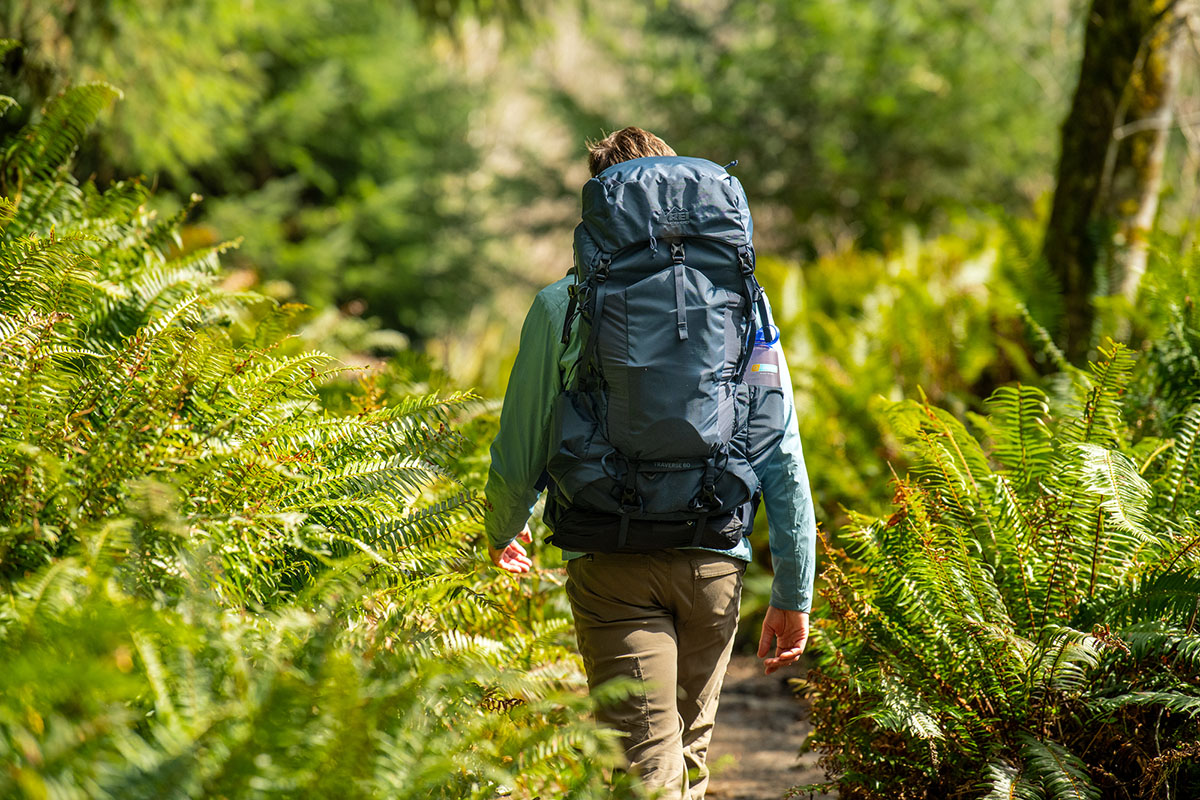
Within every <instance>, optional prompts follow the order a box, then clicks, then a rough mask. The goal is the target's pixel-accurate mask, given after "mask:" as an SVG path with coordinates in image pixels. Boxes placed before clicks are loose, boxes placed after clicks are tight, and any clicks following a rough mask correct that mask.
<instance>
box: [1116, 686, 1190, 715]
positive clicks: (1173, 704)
mask: <svg viewBox="0 0 1200 800" xmlns="http://www.w3.org/2000/svg"><path fill="white" fill-rule="evenodd" d="M1095 705H1096V706H1097V707H1098V708H1101V709H1103V710H1105V711H1116V710H1117V709H1119V708H1125V707H1126V706H1146V707H1149V708H1161V709H1163V710H1164V711H1170V712H1172V713H1174V714H1183V715H1185V716H1188V717H1198V716H1200V694H1188V693H1185V692H1129V693H1128V694H1122V695H1120V696H1118V697H1105V698H1101V699H1099V700H1097V701H1096V703H1095Z"/></svg>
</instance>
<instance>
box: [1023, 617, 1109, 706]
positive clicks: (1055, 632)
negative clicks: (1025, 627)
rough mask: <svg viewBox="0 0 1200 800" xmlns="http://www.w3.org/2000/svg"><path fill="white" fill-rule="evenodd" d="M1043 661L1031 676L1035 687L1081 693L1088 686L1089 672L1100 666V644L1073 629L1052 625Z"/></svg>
mask: <svg viewBox="0 0 1200 800" xmlns="http://www.w3.org/2000/svg"><path fill="white" fill-rule="evenodd" d="M1039 651H1040V653H1041V656H1040V658H1038V659H1037V661H1036V662H1035V663H1034V665H1033V670H1032V672H1031V673H1030V677H1031V678H1032V680H1033V688H1034V689H1035V690H1040V689H1054V690H1057V691H1062V692H1071V693H1074V692H1079V691H1081V690H1082V689H1083V688H1084V686H1085V685H1086V683H1087V679H1088V673H1089V672H1090V671H1091V670H1093V669H1095V668H1096V666H1097V665H1098V664H1099V663H1100V643H1099V641H1098V640H1097V639H1096V637H1094V636H1090V635H1088V634H1085V633H1081V632H1080V631H1077V630H1074V629H1072V628H1065V627H1061V626H1056V625H1051V626H1047V628H1046V629H1045V631H1043V634H1042V641H1041V643H1040V646H1039Z"/></svg>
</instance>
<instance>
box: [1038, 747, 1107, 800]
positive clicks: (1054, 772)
mask: <svg viewBox="0 0 1200 800" xmlns="http://www.w3.org/2000/svg"><path fill="white" fill-rule="evenodd" d="M1018 739H1019V740H1020V743H1021V758H1022V761H1023V762H1024V768H1025V769H1024V771H1025V772H1026V773H1027V774H1029V775H1030V776H1031V777H1035V778H1037V779H1038V780H1040V781H1041V782H1042V784H1043V785H1044V786H1045V787H1046V793H1047V796H1048V797H1049V798H1050V800H1099V798H1100V790H1099V789H1097V788H1096V786H1095V785H1094V784H1093V783H1092V781H1091V779H1089V778H1088V775H1087V768H1086V766H1085V765H1084V763H1083V761H1082V760H1081V759H1080V758H1079V756H1077V755H1075V754H1074V753H1072V752H1071V751H1069V750H1067V749H1066V748H1065V747H1063V746H1062V745H1060V744H1059V743H1057V742H1054V741H1050V740H1042V739H1037V738H1035V737H1033V736H1029V735H1027V734H1022V735H1021V736H1019V737H1018Z"/></svg>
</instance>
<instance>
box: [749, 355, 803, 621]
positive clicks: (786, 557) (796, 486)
mask: <svg viewBox="0 0 1200 800" xmlns="http://www.w3.org/2000/svg"><path fill="white" fill-rule="evenodd" d="M778 361H779V378H780V386H779V388H777V389H774V388H773V389H770V390H767V391H765V392H762V394H761V396H760V398H759V400H758V402H757V403H756V404H755V411H754V416H756V417H761V418H762V419H761V420H754V419H753V418H752V420H751V423H752V425H753V424H754V423H755V422H767V424H770V425H771V426H772V427H774V426H776V425H778V426H780V427H779V428H778V430H780V431H782V436H778V437H777V438H776V437H773V440H772V445H771V446H770V447H769V448H768V449H767V450H766V452H763V453H760V454H758V455H757V457H755V458H754V459H753V460H754V468H755V472H756V473H757V474H758V478H759V481H760V484H761V486H762V496H763V504H764V505H765V506H766V511H767V523H768V525H769V527H770V534H769V536H770V547H771V563H772V566H773V567H774V570H775V579H774V581H773V583H772V585H771V605H773V606H775V607H776V608H779V609H784V610H787V611H809V610H810V609H811V608H812V595H813V578H814V576H815V574H816V561H817V525H816V517H815V515H814V513H813V502H812V493H811V490H810V489H809V484H808V470H807V469H806V467H805V465H804V450H803V448H802V447H801V444H800V430H799V427H798V425H797V421H796V403H795V396H794V393H793V391H792V380H791V376H790V375H789V374H788V368H787V361H786V360H785V359H784V356H783V352H782V348H780V349H779V352H778Z"/></svg>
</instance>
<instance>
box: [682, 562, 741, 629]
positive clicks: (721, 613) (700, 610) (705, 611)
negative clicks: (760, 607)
mask: <svg viewBox="0 0 1200 800" xmlns="http://www.w3.org/2000/svg"><path fill="white" fill-rule="evenodd" d="M746 566H747V562H745V561H742V560H740V559H734V558H722V557H720V556H713V557H712V559H708V558H704V559H696V560H694V561H692V613H691V615H690V617H689V619H690V621H693V622H695V621H698V620H700V619H702V618H703V617H704V616H708V617H709V618H711V620H712V626H713V627H723V626H724V625H725V624H727V622H728V621H729V620H733V621H734V622H736V621H737V617H738V601H739V600H740V599H741V596H742V574H743V573H745V571H746Z"/></svg>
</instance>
